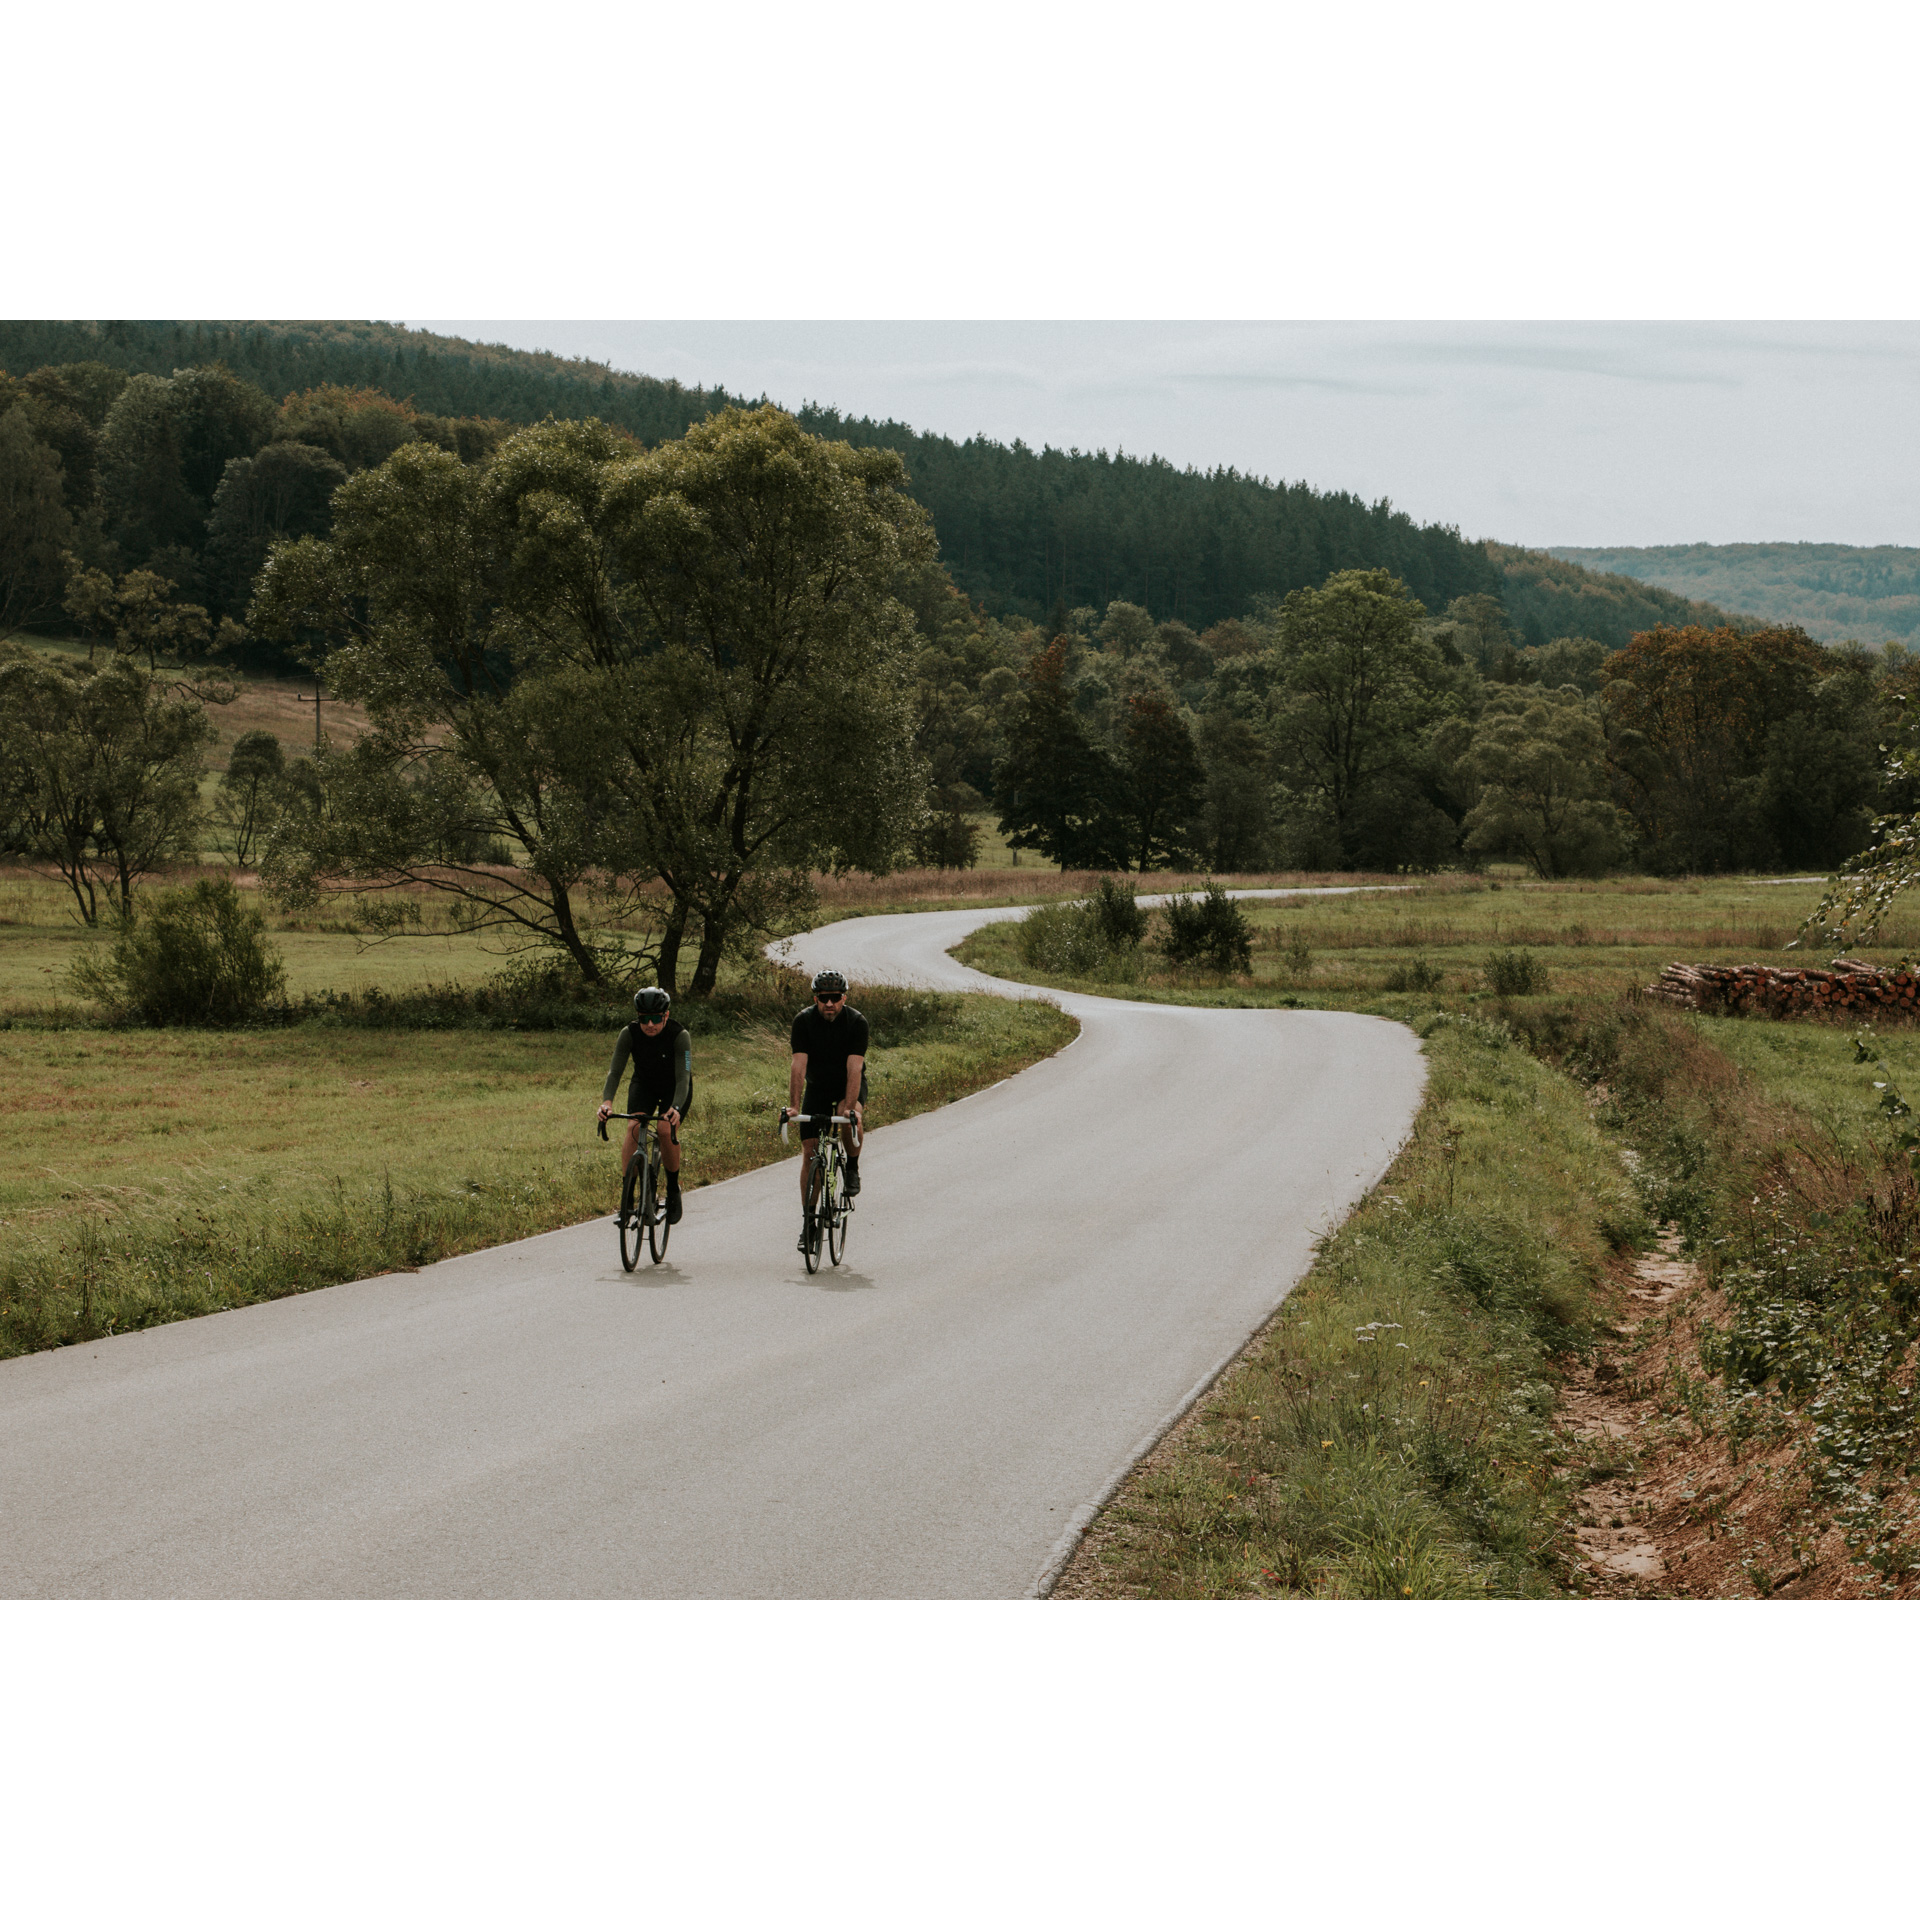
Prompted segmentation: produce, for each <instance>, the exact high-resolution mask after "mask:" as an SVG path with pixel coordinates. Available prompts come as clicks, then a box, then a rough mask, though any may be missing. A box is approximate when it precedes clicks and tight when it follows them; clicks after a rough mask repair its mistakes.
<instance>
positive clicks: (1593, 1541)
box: [1556, 1228, 1916, 1600]
mask: <svg viewBox="0 0 1920 1920" xmlns="http://www.w3.org/2000/svg"><path fill="white" fill-rule="evenodd" d="M1617 1284H1618V1288H1619V1293H1618V1300H1619V1307H1620V1314H1619V1320H1618V1324H1617V1325H1616V1326H1615V1328H1614V1338H1612V1339H1610V1340H1606V1341H1603V1342H1602V1343H1601V1345H1600V1347H1599V1348H1598V1349H1597V1350H1596V1351H1595V1353H1594V1354H1593V1356H1592V1358H1591V1360H1590V1361H1589V1362H1588V1363H1586V1364H1584V1365H1577V1366H1574V1367H1572V1368H1570V1369H1569V1371H1568V1373H1567V1376H1566V1381H1565V1385H1564V1387H1563V1389H1562V1392H1561V1402H1560V1411H1559V1413H1558V1414H1557V1415H1556V1425H1557V1426H1558V1427H1559V1428H1560V1430H1561V1432H1562V1433H1563V1434H1565V1435H1566V1436H1567V1437H1568V1438H1569V1439H1571V1440H1574V1441H1576V1442H1578V1443H1579V1445H1580V1448H1581V1451H1582V1452H1583V1453H1584V1454H1585V1455H1586V1456H1587V1458H1588V1460H1589V1461H1590V1462H1592V1463H1593V1468H1595V1469H1597V1472H1596V1476H1595V1477H1594V1478H1593V1479H1591V1480H1590V1481H1589V1483H1588V1484H1587V1485H1586V1486H1585V1487H1584V1488H1583V1489H1582V1490H1581V1492H1580V1493H1579V1494H1578V1496H1577V1498H1576V1507H1577V1510H1578V1516H1579V1517H1578V1525H1577V1528H1576V1533H1575V1539H1576V1541H1577V1544H1578V1547H1579V1551H1580V1554H1581V1557H1582V1559H1583V1561H1584V1563H1585V1583H1584V1584H1585V1589H1586V1591H1587V1592H1588V1593H1589V1594H1590V1595H1592V1596H1593V1597H1595V1598H1612V1599H1703V1600H1704V1599H1721V1600H1736V1599H1739V1600H1754V1599H1782V1600H1789V1599H1790V1600H1812V1599H1831V1600H1837V1599H1857V1598H1865V1597H1868V1596H1871V1595H1881V1596H1885V1597H1894V1596H1896V1595H1897V1596H1899V1597H1905V1596H1907V1595H1908V1594H1911V1593H1913V1592H1914V1591H1915V1589H1916V1581H1915V1579H1914V1578H1913V1577H1911V1576H1910V1577H1909V1578H1908V1579H1907V1580H1906V1581H1904V1582H1903V1583H1900V1584H1898V1585H1896V1586H1887V1585H1883V1584H1882V1582H1881V1580H1880V1577H1879V1575H1877V1574H1876V1573H1874V1572H1873V1571H1872V1570H1871V1569H1869V1568H1866V1567H1862V1566H1859V1565H1856V1564H1855V1563H1854V1562H1853V1561H1852V1560H1851V1558H1850V1556H1849V1554H1848V1551H1847V1545H1846V1541H1845V1538H1844V1535H1843V1533H1842V1530H1841V1528H1840V1527H1839V1526H1837V1525H1836V1524H1834V1523H1833V1521H1832V1519H1831V1518H1830V1517H1829V1516H1828V1515H1827V1514H1825V1513H1824V1512H1822V1511H1821V1510H1820V1509H1818V1508H1817V1507H1816V1506H1815V1505H1814V1504H1813V1503H1812V1501H1811V1499H1810V1497H1809V1496H1810V1492H1811V1489H1810V1488H1809V1487H1808V1484H1807V1479H1806V1474H1805V1471H1804V1469H1803V1468H1802V1466H1801V1464H1800V1457H1799V1452H1798V1449H1797V1447H1796V1446H1795V1445H1794V1444H1793V1443H1792V1441H1791V1440H1790V1439H1789V1438H1788V1437H1787V1434H1786V1429H1785V1428H1784V1427H1776V1429H1775V1431H1774V1433H1773V1434H1772V1435H1770V1436H1768V1437H1767V1438H1762V1439H1760V1440H1758V1441H1756V1442H1750V1443H1749V1444H1748V1445H1747V1446H1745V1447H1742V1448H1736V1447H1733V1446H1730V1445H1729V1443H1728V1441H1727V1440H1726V1439H1725V1438H1724V1437H1722V1435H1721V1434H1720V1433H1719V1432H1718V1431H1702V1427H1701V1424H1700V1423H1699V1422H1697V1421H1696V1420H1695V1419H1694V1418H1693V1417H1692V1415H1691V1414H1690V1412H1689V1408H1690V1406H1691V1405H1694V1404H1705V1403H1706V1400H1707V1398H1708V1396H1709V1395H1710V1393H1711V1386H1712V1383H1710V1382H1709V1381H1708V1380H1707V1378H1706V1376H1705V1374H1704V1372H1703V1370H1702V1368H1701V1365H1700V1358H1699V1333H1700V1328H1701V1325H1702V1324H1703V1322H1712V1323H1714V1324H1719V1323H1720V1322H1721V1321H1722V1320H1723V1319H1724V1308H1723V1306H1722V1304H1721V1301H1720V1298H1719V1296H1718V1295H1717V1293H1716V1292H1715V1291H1714V1290H1713V1289H1712V1288H1710V1287H1708V1286H1707V1285H1706V1284H1705V1280H1704V1278H1703V1275H1702V1273H1701V1270H1700V1268H1699V1267H1698V1266H1697V1265H1695V1264H1694V1263H1693V1262H1691V1261H1689V1260H1685V1259H1683V1258H1681V1255H1680V1236H1679V1233H1678V1230H1677V1229H1671V1228H1670V1229H1669V1230H1668V1231H1667V1232H1665V1233H1663V1234H1662V1235H1661V1238H1660V1242H1659V1246H1658V1248H1657V1250H1656V1251H1654V1252H1652V1253H1648V1254H1645V1255H1642V1256H1641V1257H1640V1258H1639V1259H1637V1260H1634V1261H1632V1262H1631V1263H1626V1264H1623V1266H1622V1268H1621V1269H1620V1270H1619V1273H1618V1279H1617Z"/></svg>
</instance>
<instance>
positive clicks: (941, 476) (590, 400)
mask: <svg viewBox="0 0 1920 1920" xmlns="http://www.w3.org/2000/svg"><path fill="white" fill-rule="evenodd" d="M87 360H93V361H100V362H103V363H104V364H106V365H108V366H111V367H116V368H119V369H121V370H122V371H125V372H128V373H152V374H158V375H161V376H163V377H164V376H167V375H170V374H171V373H172V372H173V371H174V370H175V369H176V368H181V367H191V366H199V365H203V364H206V363H208V362H210V361H215V360H220V361H224V362H225V363H226V364H227V366H228V367H230V368H231V369H232V371H233V372H235V373H236V374H239V375H240V376H241V377H242V378H244V379H246V380H250V381H252V382H253V383H254V384H255V385H256V386H259V387H261V388H264V389H265V391H266V392H267V393H268V394H270V395H271V396H272V397H273V398H274V399H275V400H282V399H284V398H285V397H286V396H287V395H288V394H291V393H299V392H304V391H305V390H306V389H308V388H310V387H315V386H319V385H321V384H322V383H335V384H338V385H341V386H349V387H352V386H368V387H378V388H380V389H382V390H383V391H385V392H387V393H389V394H391V395H393V396H394V398H396V399H406V400H411V401H412V403H413V404H414V406H416V407H417V408H419V409H420V410H421V411H423V412H426V413H431V414H437V415H444V416H449V417H456V416H458V417H474V416H478V417H482V418H492V419H500V420H507V421H511V422H514V423H525V422H529V421H535V420H540V419H544V418H545V417H546V416H547V415H548V414H554V415H557V416H558V417H560V418H562V419H578V418H582V417H584V416H586V415H589V414H597V415H599V416H600V417H601V418H603V419H606V420H609V421H612V422H613V423H614V424H615V425H617V426H622V427H625V428H626V429H627V430H628V431H629V432H630V433H633V434H634V435H636V436H637V437H638V438H639V439H641V440H642V441H644V442H646V443H647V444H648V445H650V446H653V445H657V444H659V442H660V441H662V440H667V439H672V438H675V437H677V436H678V435H680V434H682V433H684V432H685V431H686V429H687V428H688V426H690V425H691V424H692V423H693V422H694V421H696V420H699V419H702V418H704V417H705V416H706V415H707V414H709V413H711V412H714V411H716V410H718V409H719V408H720V407H723V406H726V405H728V404H730V403H742V402H743V401H744V396H740V395H735V394H729V393H727V392H725V391H723V390H721V389H719V388H700V387H683V386H681V385H680V384H679V383H678V382H677V381H671V380H654V379H649V378H647V377H646V376H644V375H641V374H632V373H617V372H615V371H614V370H613V369H612V368H611V367H608V366H605V365H602V364H601V363H599V362H597V361H591V360H578V359H575V360H566V359H562V358H560V357H559V356H558V355H556V354H550V353H526V352H521V351H519V350H516V349H514V348H510V347H504V346H488V345H484V344H480V343H477V342H474V341H470V340H459V339H454V338H450V337H448V336H445V335H440V334H431V333H418V332H414V331H412V330H411V329H409V328H406V327H401V326H395V325H392V324H388V323H383V322H374V321H237V320H234V321H226V320H222V321H212V320H145V321H141V320H104V321H4V322H0V369H4V370H5V371H6V372H8V373H11V374H14V375H16V376H18V375H22V374H25V373H28V372H30V371H31V370H32V369H33V368H35V367H39V366H45V365H56V366H57V365H61V364H64V363H69V362H74V361H87ZM774 397H775V398H778V397H779V396H777V395H776V396H774ZM799 417H800V419H801V420H802V421H803V422H804V423H805V424H806V425H807V426H808V427H809V428H810V429H812V430H813V431H815V432H818V433H825V434H831V435H834V436H836V437H839V438H844V439H847V440H852V441H855V442H857V443H860V444H864V445H884V446H890V447H895V448H897V449H899V451H900V452H901V453H902V454H903V455H904V456H905V458H906V461H907V467H908V472H909V474H910V476H911V480H910V485H911V489H912V491H913V493H914V495H915V497H916V498H917V499H919V500H920V501H921V502H922V503H923V504H924V505H925V506H926V507H927V509H928V511H929V512H931V513H932V515H933V519H934V526H935V528H936V530H937V532H938V534H939V537H940V546H941V551H942V554H943V557H944V558H945V559H946V561H947V564H948V567H949V569H950V570H951V571H952V573H953V575H954V577H955V579H956V580H958V581H959V583H960V584H961V585H962V586H963V587H964V588H965V589H966V590H967V591H968V592H969V593H970V594H972V595H973V596H974V597H975V598H976V599H977V600H978V601H979V602H980V603H981V604H982V605H983V606H985V607H986V608H987V609H988V610H989V611H990V612H994V613H1019V614H1027V615H1030V616H1033V617H1036V618H1044V617H1046V615H1047V614H1048V613H1049V612H1050V611H1051V610H1052V609H1053V608H1054V607H1055V606H1057V605H1060V604H1064V605H1065V606H1067V607H1074V606H1104V605H1105V604H1106V603H1107V602H1108V601H1110V600H1131V601H1133V602H1135V603H1136V604H1138V605H1140V606H1144V607H1146V608H1148V609H1149V610H1150V611H1151V612H1152V613H1153V614H1154V616H1155V617H1156V618H1158V619H1162V620H1166V619H1179V620H1184V621H1186V622H1187V623H1188V625H1190V626H1191V627H1193V628H1195V629H1196V630H1199V629H1203V628H1205V627H1208V626H1211V625H1212V624H1213V623H1214V622H1216V621H1219V620H1223V619H1226V618H1229V617H1231V616H1234V615H1238V614H1243V613H1245V612H1246V611H1247V610H1248V607H1249V605H1250V604H1251V603H1252V602H1253V601H1255V600H1257V599H1259V598H1262V597H1278V596H1280V595H1283V594H1286V593H1289V592H1291V591H1292V590H1293V589H1294V588H1295V587H1306V586H1317V585H1318V584H1319V583H1320V582H1321V581H1322V580H1324V579H1325V578H1326V576H1327V575H1328V574H1329V573H1330V572H1333V571H1334V570H1335V569H1337V568H1341V567H1387V568H1390V569H1391V570H1392V571H1393V572H1395V573H1397V574H1399V575H1400V576H1401V578H1403V579H1404V580H1405V581H1406V582H1407V584H1408V585H1409V586H1410V587H1411V588H1412V589H1413V591H1414V592H1415V593H1416V594H1418V595H1419V597H1420V598H1421V600H1423V601H1424V602H1425V603H1426V605H1427V606H1428V607H1429V608H1430V609H1431V610H1432V611H1433V612H1435V613H1438V612H1440V611H1441V610H1442V609H1443V608H1444V607H1445V606H1446V604H1447V602H1448V601H1450V600H1452V599H1455V598H1457V597H1458V596H1459V595H1462V594H1470V593H1497V592H1498V591H1499V590H1500V581H1499V574H1498V572H1497V570H1496V569H1495V567H1494V566H1493V564H1492V563H1491V561H1489V559H1488V558H1487V554H1486V551H1485V549H1484V548H1483V547H1482V546H1481V545H1480V543H1479V542H1477V541H1467V540H1463V539H1462V538H1461V537H1460V534H1459V532H1458V530H1457V529H1456V528H1453V527H1445V526H1437V525H1436V526H1421V525H1419V524H1417V523H1416V522H1415V521H1414V520H1412V519H1411V518H1410V517H1409V516H1408V515H1406V514H1404V513H1400V512H1398V511H1396V510H1395V509H1394V508H1393V507H1392V506H1391V505H1390V504H1389V503H1388V502H1386V501H1384V500H1382V501H1374V502H1368V501H1365V500H1362V499H1360V498H1358V497H1357V496H1356V495H1353V494H1347V493H1321V492H1318V491H1316V490H1315V489H1314V488H1312V487H1310V486H1308V485H1306V484H1305V483H1304V482H1300V483H1295V484H1292V485H1276V484H1274V483H1273V482H1271V481H1267V480H1263V479H1259V478H1256V477H1255V476H1252V475H1248V474H1241V473H1235V472H1232V471H1229V470H1225V469H1220V470H1216V471H1214V472H1211V473H1199V472H1196V471H1194V470H1193V469H1191V468H1187V469H1181V468H1177V467H1174V466H1172V465H1171V464H1170V463H1169V462H1167V461H1165V460H1157V459H1147V460H1135V459H1129V458H1125V457H1117V456H1110V455H1107V454H1104V453H1077V452H1076V453H1065V452H1060V451H1058V450H1057V449H1052V448H1048V449H1044V450H1040V451H1036V450H1035V449H1033V448H1031V447H1028V446H1024V445H1022V444H1021V443H1020V442H1018V441H1016V442H1015V443H1014V444H1013V445H1012V446H1004V445H1002V444H1000V443H999V442H997V441H991V440H984V439H972V440H967V441H964V442H962V441H955V440H950V439H947V438H946V437H944V436H943V435H940V434H928V433H918V432H916V431H915V430H914V429H913V428H912V427H910V426H906V425H903V424H902V423H900V422H898V421H892V420H886V421H874V420H867V419H855V418H850V417H845V416H842V415H841V414H839V413H836V412H834V411H832V410H831V409H821V408H803V409H800V410H799Z"/></svg>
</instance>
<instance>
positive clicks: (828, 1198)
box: [780, 1107, 862, 1273]
mask: <svg viewBox="0 0 1920 1920" xmlns="http://www.w3.org/2000/svg"><path fill="white" fill-rule="evenodd" d="M794 1119H800V1120H806V1119H818V1120H819V1121H821V1122H822V1123H823V1124H822V1126H821V1129H820V1137H819V1138H818V1139H817V1140H816V1141H814V1142H813V1149H814V1157H813V1168H812V1171H811V1173H810V1174H809V1176H808V1195H807V1199H806V1203H805V1204H806V1230H805V1232H804V1233H803V1234H802V1236H801V1238H802V1242H803V1244H802V1248H801V1257H802V1258H803V1259H804V1260H805V1262H806V1266H807V1271H808V1272H809V1273H813V1272H816V1271H817V1270H818V1268H819V1265H820V1240H821V1236H822V1234H823V1233H824V1235H825V1238H826V1243H827V1254H828V1257H829V1258H830V1259H831V1260H832V1261H833V1264H834V1265H835V1266H836V1267H837V1266H838V1265H839V1264H840V1255H841V1252H842V1250H843V1249H844V1248H845V1246H846V1241H847V1215H848V1214H849V1213H851V1212H852V1211H853V1202H852V1200H851V1199H850V1198H849V1197H848V1195H847V1191H846V1163H847V1143H848V1141H849V1140H852V1141H855V1142H857V1141H858V1139H859V1137H860V1134H861V1131H862V1129H861V1127H860V1123H859V1121H858V1120H857V1119H855V1117H854V1116H853V1115H852V1114H850V1113H832V1114H819V1115H813V1114H796V1113H794V1112H793V1110H792V1109H791V1108H788V1107H782V1108H781V1109H780V1139H781V1142H782V1144H783V1145H785V1144H788V1139H787V1123H788V1121H789V1120H794ZM842 1127H844V1128H845V1129H847V1132H846V1134H845V1135H844V1136H843V1135H842V1134H840V1133H839V1132H837V1131H836V1129H838V1128H842ZM815 1196H817V1199H816V1197H815Z"/></svg>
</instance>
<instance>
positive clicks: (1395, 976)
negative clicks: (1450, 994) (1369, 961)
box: [1381, 960, 1446, 993]
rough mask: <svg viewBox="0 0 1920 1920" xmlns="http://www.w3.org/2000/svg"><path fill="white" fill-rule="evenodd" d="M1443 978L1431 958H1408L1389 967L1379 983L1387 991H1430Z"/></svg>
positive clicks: (1444, 976)
mask: <svg viewBox="0 0 1920 1920" xmlns="http://www.w3.org/2000/svg"><path fill="white" fill-rule="evenodd" d="M1445 978H1446V975H1445V973H1444V972H1442V971H1441V969H1440V968H1438V967H1436V966H1435V965H1434V964H1433V962H1432V961H1431V960H1408V961H1405V962H1403V963H1402V964H1401V965H1399V966H1397V967H1389V968H1388V969H1387V976H1386V979H1385V980H1384V981H1383V982H1382V983H1381V984H1382V985H1384V986H1385V988H1386V990H1387V991H1388V992H1389V993H1432V992H1433V991H1434V990H1435V989H1436V988H1438V987H1439V985H1440V984H1441V982H1442V981H1443V980H1445Z"/></svg>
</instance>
